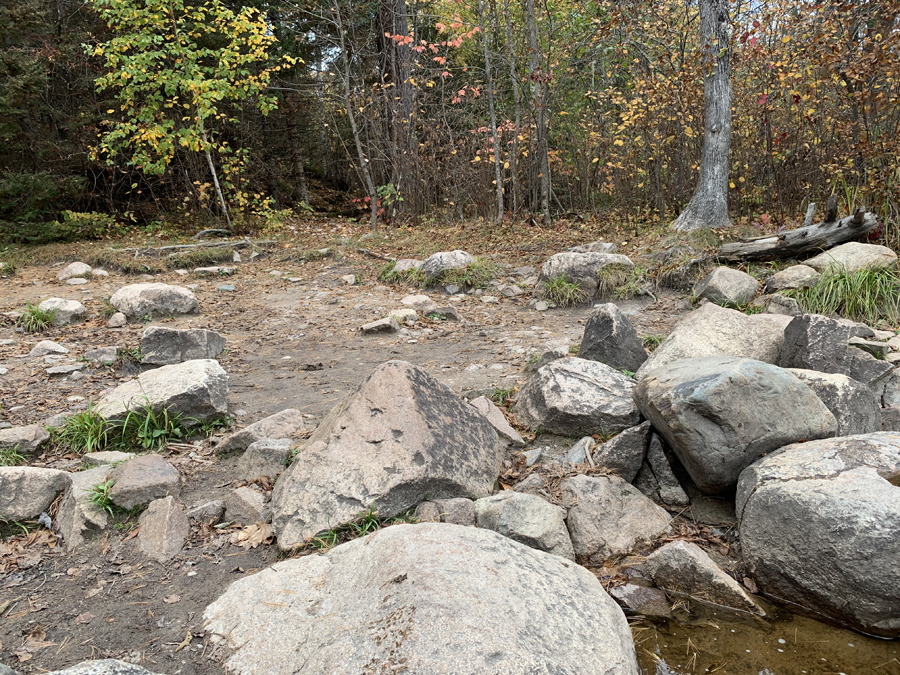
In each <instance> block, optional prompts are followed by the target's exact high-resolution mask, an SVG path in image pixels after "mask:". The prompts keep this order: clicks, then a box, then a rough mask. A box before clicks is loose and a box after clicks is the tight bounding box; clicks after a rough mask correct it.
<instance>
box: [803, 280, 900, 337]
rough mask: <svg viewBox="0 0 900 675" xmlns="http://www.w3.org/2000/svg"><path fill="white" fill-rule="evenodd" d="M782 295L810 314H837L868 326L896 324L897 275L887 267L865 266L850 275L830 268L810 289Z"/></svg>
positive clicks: (899, 305)
mask: <svg viewBox="0 0 900 675" xmlns="http://www.w3.org/2000/svg"><path fill="white" fill-rule="evenodd" d="M785 295H788V296H789V297H792V298H794V299H795V300H797V302H798V303H799V305H800V308H801V309H802V310H803V311H804V312H807V313H811V314H824V315H825V316H834V315H838V316H842V317H845V318H847V319H852V320H853V321H861V322H862V323H865V324H867V325H870V326H876V325H878V324H879V323H881V322H885V323H887V324H889V325H891V326H896V325H897V324H898V323H900V275H898V272H897V270H895V269H892V268H888V267H869V268H866V269H862V270H859V271H858V272H854V273H852V274H850V273H848V272H847V271H846V269H834V268H830V269H828V270H827V271H826V272H825V273H824V274H822V276H821V277H819V283H818V284H816V285H815V286H813V287H812V288H804V289H795V290H792V291H788V292H786V293H785Z"/></svg>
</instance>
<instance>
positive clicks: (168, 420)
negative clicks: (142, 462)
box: [117, 400, 186, 450]
mask: <svg viewBox="0 0 900 675" xmlns="http://www.w3.org/2000/svg"><path fill="white" fill-rule="evenodd" d="M185 421H186V420H185V418H184V417H183V416H182V415H181V414H179V413H177V412H174V411H172V410H169V409H168V408H163V409H162V410H160V411H159V412H157V411H155V410H154V409H153V405H152V404H151V403H150V401H149V400H145V401H144V403H142V404H140V405H138V406H137V407H135V408H131V409H129V411H128V413H127V414H126V415H125V419H124V420H123V421H122V422H120V423H118V424H119V425H120V428H119V429H117V434H118V436H119V437H120V442H121V443H122V444H123V445H124V446H125V447H141V448H143V449H144V450H160V449H162V448H164V447H165V446H166V445H167V444H168V443H169V442H170V441H172V440H175V439H181V438H182V436H183V435H184V430H183V429H182V426H183V424H184V422H185Z"/></svg>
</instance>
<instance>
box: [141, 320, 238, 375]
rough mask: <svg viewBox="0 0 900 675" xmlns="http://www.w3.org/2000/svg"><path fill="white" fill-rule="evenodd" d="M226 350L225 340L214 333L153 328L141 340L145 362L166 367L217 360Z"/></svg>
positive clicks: (147, 330)
mask: <svg viewBox="0 0 900 675" xmlns="http://www.w3.org/2000/svg"><path fill="white" fill-rule="evenodd" d="M224 349H225V338H223V337H222V336H221V335H219V334H218V333H216V332H215V331H211V330H204V329H200V328H194V329H191V330H181V329H177V328H164V327H162V326H150V327H149V328H147V329H146V330H145V331H144V335H143V336H142V337H141V355H142V356H141V363H149V364H151V365H154V366H166V365H173V364H176V363H183V362H185V361H191V360H193V359H213V358H215V357H216V356H218V355H219V354H221V353H222V351H223V350H224Z"/></svg>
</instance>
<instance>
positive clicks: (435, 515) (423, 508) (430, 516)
mask: <svg viewBox="0 0 900 675" xmlns="http://www.w3.org/2000/svg"><path fill="white" fill-rule="evenodd" d="M416 520H417V521H418V522H420V523H439V522H441V509H440V507H438V505H437V504H435V503H434V502H422V503H421V504H419V505H418V506H417V507H416Z"/></svg>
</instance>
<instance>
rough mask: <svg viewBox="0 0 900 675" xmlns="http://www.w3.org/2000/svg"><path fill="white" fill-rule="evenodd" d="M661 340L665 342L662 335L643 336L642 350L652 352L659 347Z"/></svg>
mask: <svg viewBox="0 0 900 675" xmlns="http://www.w3.org/2000/svg"><path fill="white" fill-rule="evenodd" d="M663 340H665V337H663V336H662V335H645V336H644V337H643V338H641V344H642V345H644V349H646V350H647V351H648V352H652V351H653V350H655V349H656V348H657V347H659V345H660V344H661V343H662V341H663Z"/></svg>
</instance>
